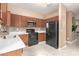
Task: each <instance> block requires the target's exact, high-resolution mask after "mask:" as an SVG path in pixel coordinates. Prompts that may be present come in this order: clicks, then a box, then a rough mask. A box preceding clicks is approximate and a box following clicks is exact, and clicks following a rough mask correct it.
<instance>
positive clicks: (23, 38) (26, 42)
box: [19, 34, 28, 44]
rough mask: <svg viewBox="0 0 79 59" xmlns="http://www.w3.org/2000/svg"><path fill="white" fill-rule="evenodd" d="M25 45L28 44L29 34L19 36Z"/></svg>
mask: <svg viewBox="0 0 79 59" xmlns="http://www.w3.org/2000/svg"><path fill="white" fill-rule="evenodd" d="M19 36H20V38H21V39H22V40H23V42H24V43H25V44H28V34H23V35H19Z"/></svg>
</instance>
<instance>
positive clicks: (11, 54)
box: [0, 49, 23, 56]
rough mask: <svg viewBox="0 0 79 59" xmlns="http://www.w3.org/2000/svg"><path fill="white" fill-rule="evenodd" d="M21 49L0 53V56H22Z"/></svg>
mask: <svg viewBox="0 0 79 59" xmlns="http://www.w3.org/2000/svg"><path fill="white" fill-rule="evenodd" d="M22 53H23V50H22V49H19V50H15V51H11V52H8V53H4V54H0V56H22Z"/></svg>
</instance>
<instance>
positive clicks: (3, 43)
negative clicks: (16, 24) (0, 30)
mask: <svg viewBox="0 0 79 59" xmlns="http://www.w3.org/2000/svg"><path fill="white" fill-rule="evenodd" d="M24 47H25V44H24V43H23V41H22V40H21V39H20V37H19V36H18V35H17V36H16V37H13V36H11V35H8V36H6V39H3V38H0V54H3V53H7V52H11V51H14V50H18V49H22V48H24Z"/></svg>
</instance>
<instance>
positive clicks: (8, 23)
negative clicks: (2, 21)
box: [6, 11, 11, 26]
mask: <svg viewBox="0 0 79 59" xmlns="http://www.w3.org/2000/svg"><path fill="white" fill-rule="evenodd" d="M6 25H7V26H11V13H10V11H8V12H7V23H6Z"/></svg>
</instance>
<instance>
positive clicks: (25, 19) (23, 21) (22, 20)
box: [20, 16, 28, 27]
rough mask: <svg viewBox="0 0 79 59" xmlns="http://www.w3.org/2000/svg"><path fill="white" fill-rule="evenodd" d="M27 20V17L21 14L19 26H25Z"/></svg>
mask: <svg viewBox="0 0 79 59" xmlns="http://www.w3.org/2000/svg"><path fill="white" fill-rule="evenodd" d="M27 20H28V18H27V17H25V16H21V22H20V24H21V27H25V26H27Z"/></svg>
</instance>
